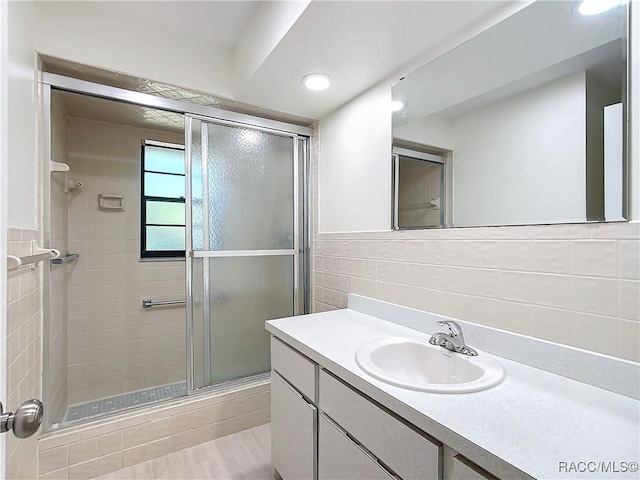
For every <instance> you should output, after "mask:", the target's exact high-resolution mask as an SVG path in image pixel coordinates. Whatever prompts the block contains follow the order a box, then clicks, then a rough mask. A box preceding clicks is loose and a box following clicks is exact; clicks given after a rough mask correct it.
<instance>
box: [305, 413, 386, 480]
mask: <svg viewBox="0 0 640 480" xmlns="http://www.w3.org/2000/svg"><path fill="white" fill-rule="evenodd" d="M319 428H320V431H319V437H320V438H319V440H318V478H319V479H322V480H392V479H394V478H395V477H393V476H392V475H390V474H389V472H387V471H386V470H385V469H384V468H382V466H381V465H380V464H379V463H378V462H376V461H375V460H374V459H373V458H372V457H371V456H370V455H368V454H367V453H366V452H365V451H363V450H362V448H361V447H359V446H358V445H356V444H355V443H354V442H353V441H352V440H351V439H350V438H349V437H347V435H345V433H344V432H342V431H341V430H340V429H338V428H337V427H336V426H335V424H333V422H331V421H330V420H328V419H327V418H326V417H325V416H324V415H320V421H319Z"/></svg>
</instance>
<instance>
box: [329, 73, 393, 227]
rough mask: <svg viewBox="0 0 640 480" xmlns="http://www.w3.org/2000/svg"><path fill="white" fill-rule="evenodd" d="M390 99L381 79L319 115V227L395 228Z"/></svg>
mask: <svg viewBox="0 0 640 480" xmlns="http://www.w3.org/2000/svg"><path fill="white" fill-rule="evenodd" d="M390 102H391V87H390V86H389V85H380V86H378V87H375V88H373V89H371V90H369V91H367V92H366V93H364V94H362V95H361V96H359V97H357V98H356V99H354V100H352V101H350V102H349V103H347V104H346V105H344V106H343V107H341V108H340V109H338V110H336V111H335V112H333V113H331V114H329V115H327V116H326V117H324V118H323V119H322V120H321V122H320V125H319V132H318V137H319V156H320V159H319V177H320V178H319V180H320V194H319V211H320V219H319V229H320V231H321V232H354V231H360V230H389V229H390V228H391V135H390V132H391V115H390V110H389V105H390Z"/></svg>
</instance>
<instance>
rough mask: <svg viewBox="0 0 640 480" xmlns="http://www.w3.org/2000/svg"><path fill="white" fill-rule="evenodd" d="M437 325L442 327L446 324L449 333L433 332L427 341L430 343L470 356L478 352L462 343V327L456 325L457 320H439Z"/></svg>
mask: <svg viewBox="0 0 640 480" xmlns="http://www.w3.org/2000/svg"><path fill="white" fill-rule="evenodd" d="M437 325H438V326H439V327H444V326H445V325H446V326H447V327H448V328H449V333H444V332H438V333H434V334H433V335H431V338H430V339H429V343H430V344H431V345H437V346H439V347H444V348H446V349H447V350H451V351H452V352H456V353H461V354H463V355H469V356H472V357H475V356H476V355H478V352H476V351H475V350H474V349H473V348H471V347H469V346H468V345H467V344H466V343H464V335H463V334H462V328H461V327H460V325H458V323H457V322H454V321H453V320H444V321H441V322H437Z"/></svg>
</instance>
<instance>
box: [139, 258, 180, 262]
mask: <svg viewBox="0 0 640 480" xmlns="http://www.w3.org/2000/svg"><path fill="white" fill-rule="evenodd" d="M184 261H185V258H184V257H157V258H153V257H148V258H140V259H138V262H140V263H146V262H184Z"/></svg>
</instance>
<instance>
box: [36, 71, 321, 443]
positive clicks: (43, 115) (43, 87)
mask: <svg viewBox="0 0 640 480" xmlns="http://www.w3.org/2000/svg"><path fill="white" fill-rule="evenodd" d="M39 75H40V80H39V83H38V89H39V93H40V98H39V103H40V110H39V122H40V123H39V124H40V125H41V131H40V136H39V139H40V142H41V146H40V149H39V157H40V161H41V162H42V170H41V174H42V179H41V181H42V189H43V195H42V200H41V202H42V203H41V205H40V209H41V210H40V212H41V218H42V225H41V229H42V234H43V247H45V248H48V247H49V242H50V234H51V233H50V225H49V222H50V221H51V212H50V206H49V202H48V201H46V199H47V195H49V192H50V182H51V174H50V168H49V161H50V160H51V113H52V112H51V90H60V91H63V92H70V93H77V94H81V95H87V96H90V97H96V98H103V99H106V100H113V101H116V102H120V103H125V104H131V105H138V106H141V107H149V108H155V109H158V110H164V111H168V112H174V113H179V114H183V115H184V116H185V135H189V136H190V135H191V132H190V129H188V128H187V125H186V121H187V118H189V116H192V117H202V119H204V120H206V121H213V122H231V123H233V124H236V125H240V126H246V127H250V128H264V129H266V130H270V131H273V132H277V133H278V134H286V135H289V136H295V137H296V138H297V139H298V142H303V144H304V149H303V156H304V157H303V161H302V165H301V167H302V169H303V177H302V179H301V181H300V186H301V187H302V188H303V189H304V190H303V194H302V196H301V199H302V205H301V208H302V210H303V212H304V215H303V217H302V218H303V223H304V224H303V229H302V232H301V240H302V241H301V242H300V245H299V251H298V255H299V256H298V259H299V260H300V259H301V260H300V261H297V262H296V266H298V265H300V266H301V268H300V270H299V274H301V275H302V282H300V281H298V282H297V284H296V288H297V287H298V284H299V285H300V286H301V287H302V288H303V292H301V293H300V294H299V295H298V297H299V298H300V299H301V301H299V302H296V303H295V305H294V308H296V307H297V308H298V313H307V312H308V311H310V308H311V277H310V276H311V261H310V245H311V235H310V221H311V218H310V214H311V180H310V175H311V169H310V166H309V138H310V137H311V135H312V133H313V130H312V129H311V128H310V127H305V126H301V125H295V124H291V123H286V122H280V121H277V120H271V119H267V118H262V117H257V116H253V115H247V114H244V113H238V112H234V111H230V110H221V109H219V108H214V107H207V106H202V105H197V104H193V103H189V102H186V101H180V100H172V99H168V98H162V97H158V96H155V95H150V94H147V93H141V92H135V91H131V90H127V89H123V88H118V87H111V86H108V85H102V84H99V83H94V82H89V81H86V80H80V79H77V78H72V77H66V76H64V75H58V74H54V73H50V72H43V71H39ZM187 147H188V144H187V145H185V149H186V148H187ZM294 152H296V153H297V152H298V144H294ZM187 165H189V164H188V163H187ZM185 194H186V195H188V194H189V192H186V193H185ZM296 198H297V197H296ZM185 220H186V221H187V225H189V226H190V225H191V212H190V211H187V212H186V217H185ZM187 235H190V232H189V230H188V229H187ZM48 269H49V268H48V265H47V266H46V267H44V270H45V274H44V278H45V281H44V282H43V302H44V308H45V311H44V314H45V321H44V322H43V352H42V354H43V358H45V359H46V358H48V356H49V353H50V346H49V342H50V338H49V337H50V331H49V330H50V329H49V324H48V321H47V318H46V314H47V310H46V309H48V308H49V304H50V299H49V295H50V294H49V288H48V278H49V273H48ZM189 269H190V261H189V259H187V261H186V270H187V271H186V288H187V291H188V292H191V291H192V290H191V288H192V284H191V278H190V273H191V272H190V271H189ZM298 280H300V278H299V279H298ZM189 304H190V302H189V301H187V314H189V308H190V306H189ZM187 318H189V317H187ZM186 334H187V342H188V343H192V341H193V332H192V331H191V325H190V322H189V321H187V325H186ZM190 349H191V346H189V344H188V345H187V359H186V361H187V372H186V377H187V386H188V387H189V385H191V386H192V385H193V383H191V384H189V382H192V380H191V379H190V378H191V377H192V375H193V359H192V358H191V356H190ZM48 363H49V362H48V361H46V362H44V364H43V376H42V399H43V401H44V402H45V405H48V404H49V377H50V372H49V368H48ZM213 388H215V386H213V387H204V388H200V389H198V390H195V391H194V390H193V389H190V388H187V395H190V394H192V393H194V392H197V393H200V392H203V393H204V392H206V391H208V390H211V389H213ZM50 429H51V424H50V419H49V416H48V411H47V409H46V408H45V421H44V422H43V431H45V432H46V431H50Z"/></svg>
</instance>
